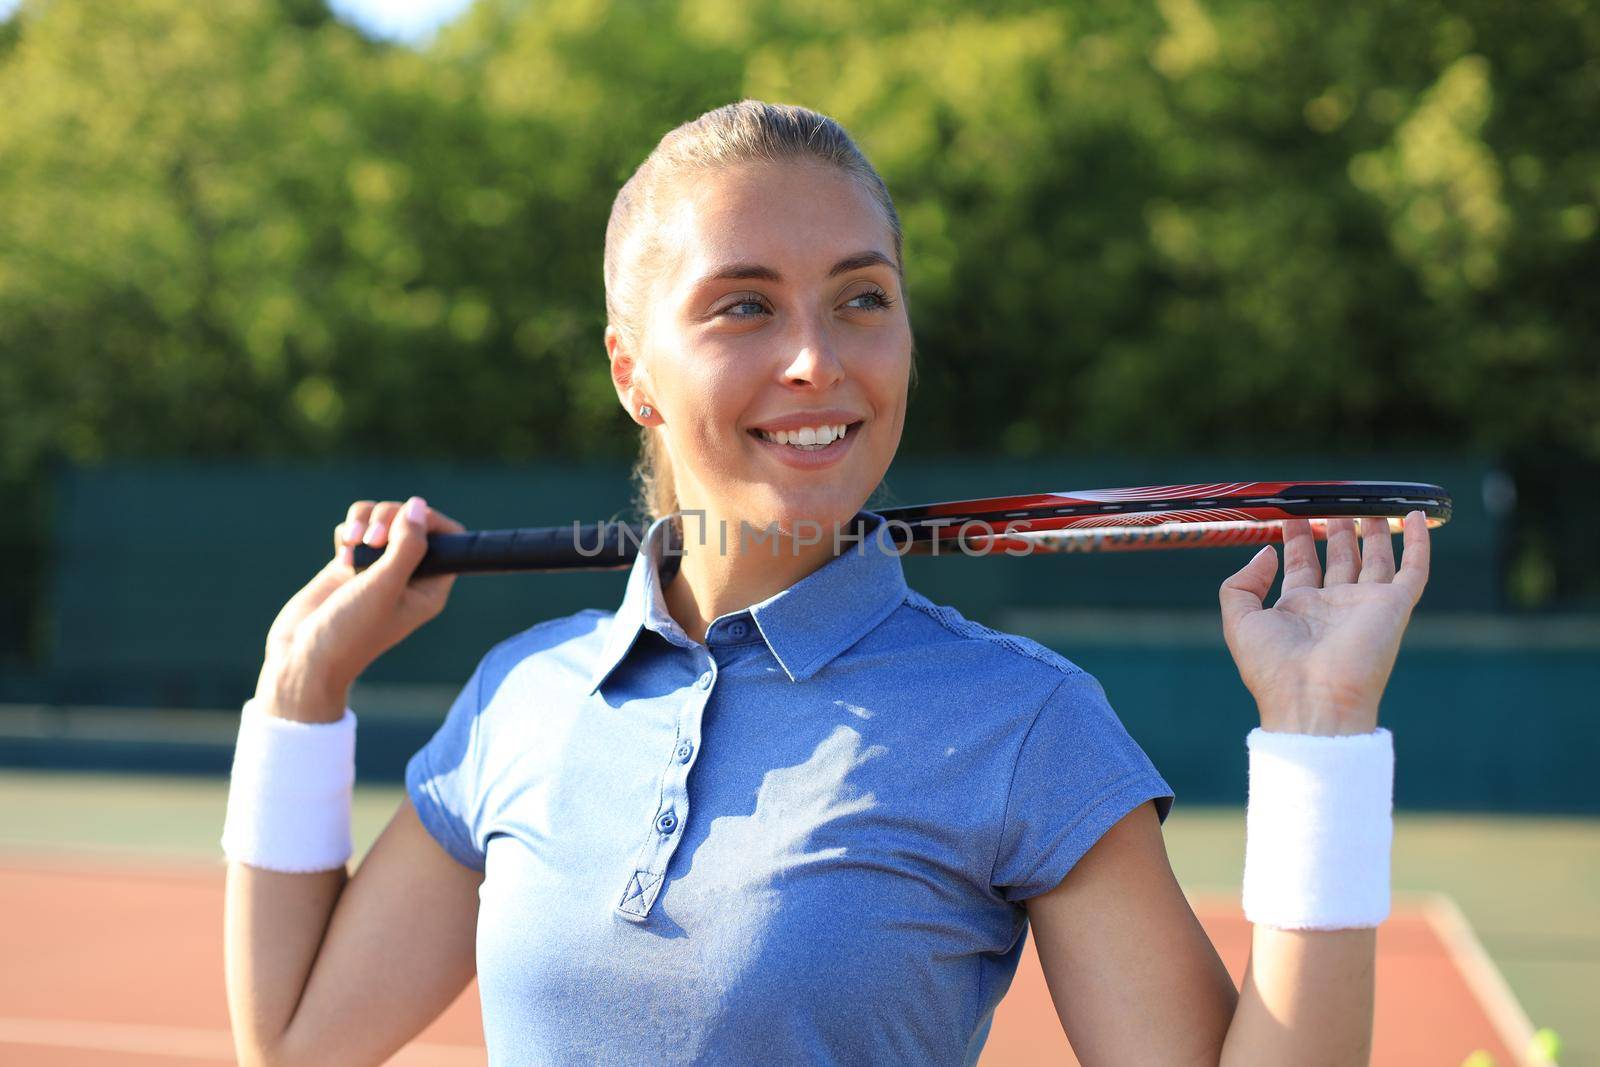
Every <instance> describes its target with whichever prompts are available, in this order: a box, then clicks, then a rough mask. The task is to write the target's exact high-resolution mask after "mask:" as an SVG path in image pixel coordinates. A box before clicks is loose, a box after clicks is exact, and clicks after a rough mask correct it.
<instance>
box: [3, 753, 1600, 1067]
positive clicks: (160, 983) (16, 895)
mask: <svg viewBox="0 0 1600 1067" xmlns="http://www.w3.org/2000/svg"><path fill="white" fill-rule="evenodd" d="M19 773H20V772H5V773H4V774H3V775H0V810H4V811H5V812H6V815H5V822H4V823H0V914H3V915H4V917H5V918H4V920H3V921H0V959H4V960H5V961H6V966H5V967H4V968H3V969H0V1064H19V1065H21V1064H27V1065H38V1067H104V1065H111V1064H129V1065H146V1067H155V1065H163V1064H173V1065H179V1064H196V1063H206V1062H211V1063H228V1062H232V1060H233V1056H232V1044H231V1041H230V1039H229V1036H228V1015H227V1007H226V1001H225V997H224V991H223V985H222V893H223V868H222V865H221V861H220V858H216V859H209V860H208V859H207V858H205V856H206V852H205V850H206V849H207V848H208V847H209V844H208V843H207V841H206V838H207V837H214V833H213V830H212V828H211V826H210V825H209V824H210V821H212V820H211V816H212V815H214V816H215V821H216V822H217V823H218V824H219V825H220V818H221V808H220V807H216V808H212V807H210V806H209V804H211V803H214V802H215V801H216V799H217V795H218V794H217V793H216V788H217V787H216V785H215V783H206V784H198V783H182V784H178V785H175V786H172V787H170V788H169V787H164V786H150V785H138V784H135V785H130V786H123V787H121V788H122V789H123V792H124V793H125V794H126V796H127V798H128V799H127V801H126V803H125V804H124V805H122V807H121V808H120V811H118V813H117V814H115V815H109V816H108V815H106V814H105V813H106V808H104V807H100V808H99V809H98V810H99V811H100V812H101V813H102V818H101V819H100V820H98V821H97V822H96V823H95V824H93V825H91V824H89V823H84V824H83V825H82V828H81V831H80V834H79V837H80V838H82V840H79V841H76V842H74V841H72V840H63V838H64V837H67V836H68V835H67V834H66V832H65V827H64V826H55V827H54V828H52V823H53V822H55V821H59V820H63V819H67V820H70V819H71V818H72V817H73V816H72V808H73V804H72V803H71V802H67V803H64V804H55V805H45V806H40V807H36V808H35V811H36V812H38V813H40V817H39V818H37V819H31V820H29V819H26V817H25V816H24V814H23V813H22V812H21V811H19V810H18V808H17V806H16V804H15V803H10V804H7V803H6V802H7V801H13V802H14V801H18V800H20V799H21V798H20V797H19V796H17V795H16V794H17V791H18V790H19V789H27V792H28V795H29V796H30V797H33V798H34V799H35V800H39V799H41V797H42V793H41V790H42V791H43V794H48V793H49V792H51V791H52V789H55V788H56V787H58V786H67V787H70V786H71V785H72V780H71V779H68V780H67V781H66V782H64V783H62V782H58V781H57V780H55V779H47V778H46V777H45V776H42V775H41V776H36V777H35V778H32V779H26V780H21V781H19V778H18V776H17V775H18V774H19ZM104 789H105V786H104V784H103V783H102V784H100V785H97V786H96V787H95V788H93V789H90V790H89V792H91V793H99V794H100V799H101V800H102V801H103V800H104V799H105V796H106V794H105V792H104ZM150 789H156V790H158V793H159V790H161V789H168V792H167V793H165V794H159V795H151V794H150V792H149V790H150ZM71 793H72V795H73V796H75V797H79V796H81V795H82V793H83V790H82V789H78V790H71ZM63 795H64V794H63ZM397 795H398V794H397V793H395V792H394V791H392V790H387V791H386V790H374V791H373V793H372V794H369V795H368V796H367V797H366V798H365V799H364V800H361V801H358V806H357V813H358V817H357V830H358V834H357V851H358V855H359V854H360V852H361V851H362V850H363V849H364V848H365V847H366V845H367V844H369V843H370V841H371V839H372V837H373V836H375V833H376V829H377V828H378V827H379V826H381V823H382V818H383V817H384V814H385V813H386V811H388V810H392V804H393V802H394V800H395V798H396V797H397ZM174 797H178V798H181V800H182V802H181V803H177V804H176V806H171V805H173V803H174ZM84 803H86V804H87V803H88V802H87V801H85V802H84ZM162 805H169V807H168V808H167V809H166V810H167V811H168V814H169V816H170V817H169V818H166V819H161V820H159V821H157V822H141V825H143V826H144V827H146V828H147V829H148V836H149V837H150V838H152V840H151V841H150V842H149V844H148V847H147V848H146V849H144V850H140V849H138V848H134V847H130V845H129V843H128V841H127V839H126V838H125V837H122V836H121V835H120V834H118V833H116V832H115V831H110V830H108V827H111V826H114V825H116V824H118V823H119V822H125V821H127V820H130V819H131V820H134V821H141V820H143V819H146V818H151V817H155V816H156V815H157V812H158V811H159V810H161V809H162ZM63 808H65V809H66V810H65V811H63V810H62V809H63ZM85 810H88V809H87V808H86V809H85ZM24 821H26V823H27V826H26V828H23V827H22V824H23V823H24ZM1218 821H1219V823H1221V824H1222V825H1224V826H1225V825H1228V824H1229V823H1230V820H1226V819H1220V820H1218ZM1194 825H1195V826H1196V827H1198V829H1197V833H1196V836H1198V837H1203V836H1204V834H1205V833H1207V832H1217V831H1216V828H1212V829H1210V830H1207V829H1206V828H1205V827H1201V826H1199V824H1194ZM1179 828H1180V827H1179V826H1178V820H1177V819H1176V818H1174V819H1173V820H1171V821H1169V829H1168V835H1169V838H1175V837H1176V831H1177V830H1178V829H1179ZM117 838H121V840H120V842H119V841H118V840H117ZM1397 842H1398V845H1399V846H1400V847H1403V845H1404V835H1402V836H1401V837H1399V838H1397ZM180 843H181V844H184V845H186V846H188V847H186V848H179V847H175V846H177V845H179V844H180ZM1200 843H1201V844H1203V842H1200ZM1209 851H1210V852H1211V853H1214V852H1215V851H1216V850H1215V849H1210V850H1209ZM185 853H188V854H185ZM1183 858H1184V852H1183V850H1182V849H1176V848H1175V849H1174V865H1175V867H1176V868H1177V869H1178V870H1179V873H1180V877H1182V876H1183V875H1184V873H1185V871H1184V863H1183V862H1182V861H1183ZM1221 862H1222V863H1223V864H1224V865H1225V864H1226V863H1227V862H1228V861H1227V859H1226V858H1225V857H1224V858H1223V859H1222V860H1221ZM1397 866H1398V865H1397ZM1185 884H1186V885H1188V884H1189V882H1188V880H1186V882H1185ZM1191 901H1192V903H1193V904H1194V906H1195V909H1196V912H1197V913H1198V914H1199V916H1200V918H1201V920H1202V922H1203V923H1204V924H1205V927H1206V929H1207V930H1208V932H1209V933H1210V934H1211V937H1212V940H1213V941H1214V943H1215V944H1216V945H1217V948H1218V950H1219V952H1220V953H1221V954H1222V957H1223V959H1224V960H1225V961H1226V962H1227V964H1228V966H1229V969H1230V970H1231V971H1232V972H1233V974H1234V976H1235V978H1236V979H1237V978H1238V976H1239V975H1240V973H1241V972H1242V970H1243V967H1244V962H1245V957H1246V953H1247V950H1248V945H1249V926H1248V924H1247V923H1246V922H1245V921H1244V919H1243V917H1242V915H1241V914H1240V912H1239V907H1238V901H1237V898H1236V897H1233V896H1231V895H1228V894H1226V893H1218V892H1203V891H1191ZM1396 905H1397V906H1396V909H1395V913H1394V915H1393V917H1392V918H1391V919H1390V920H1389V921H1388V922H1387V923H1386V924H1385V925H1384V926H1383V927H1382V928H1381V929H1380V932H1379V939H1378V946H1379V958H1378V1007H1377V1019H1376V1037H1375V1048H1374V1056H1373V1060H1372V1062H1373V1063H1374V1064H1377V1065H1380V1067H1385V1065H1395V1067H1400V1065H1405V1067H1429V1065H1434V1064H1438V1065H1441V1067H1458V1065H1459V1064H1460V1063H1461V1061H1462V1059H1463V1058H1464V1057H1465V1056H1466V1055H1467V1054H1468V1053H1469V1052H1471V1051H1473V1050H1475V1049H1486V1050H1488V1051H1489V1052H1491V1053H1492V1054H1493V1055H1494V1056H1495V1057H1496V1060H1497V1062H1498V1063H1499V1064H1500V1065H1502V1067H1506V1065H1510V1064H1515V1063H1518V1062H1519V1060H1517V1059H1516V1058H1515V1057H1514V1056H1513V1055H1512V1053H1511V1050H1512V1049H1513V1048H1515V1049H1517V1050H1519V1051H1520V1050H1521V1049H1522V1048H1523V1047H1525V1044H1526V1040H1527V1036H1528V1032H1529V1024H1528V1018H1527V1013H1526V1011H1525V1010H1524V1008H1523V1006H1522V1005H1521V1004H1520V1003H1519V1002H1518V1000H1517V998H1516V997H1515V996H1514V995H1513V994H1512V992H1511V990H1510V988H1509V987H1508V986H1507V984H1506V983H1505V981H1504V978H1503V977H1502V973H1501V971H1500V969H1499V968H1498V967H1497V966H1496V965H1495V963H1494V962H1492V961H1491V959H1490V957H1489V955H1488V954H1487V953H1486V952H1485V951H1484V949H1483V948H1482V946H1481V944H1480V942H1479V939H1478V938H1477V936H1476V935H1475V934H1474V932H1473V930H1472V929H1471V927H1470V925H1469V923H1468V922H1467V920H1466V918H1465V917H1464V916H1463V915H1462V913H1461V911H1460V909H1459V908H1458V907H1457V906H1456V905H1455V904H1454V902H1453V901H1452V900H1451V899H1450V898H1449V897H1446V896H1443V895H1440V894H1419V893H1409V894H1406V893H1401V894H1397V897H1396ZM1589 988H1590V989H1591V990H1592V989H1593V987H1592V986H1590V987H1589ZM1541 1024H1542V1025H1550V1023H1548V1022H1546V1021H1545V1020H1541ZM1557 1028H1558V1029H1560V1027H1559V1026H1557ZM1567 1033H1568V1042H1569V1043H1568V1050H1569V1053H1571V1052H1574V1051H1577V1050H1576V1049H1574V1048H1573V1042H1572V1038H1571V1031H1570V1030H1569V1031H1568V1032H1567ZM484 1061H485V1058H484V1053H483V1049H482V1032H481V1028H480V1024H479V1020H478V1002H477V996H476V988H475V986H469V988H468V989H467V991H466V993H465V994H463V996H462V997H461V998H460V999H459V1000H458V1001H457V1002H456V1003H455V1004H454V1005H453V1006H452V1007H451V1008H450V1009H449V1010H448V1011H447V1012H446V1013H445V1014H444V1015H443V1016H442V1017H441V1018H439V1019H438V1020H436V1021H435V1022H434V1023H433V1025H431V1026H430V1027H429V1028H428V1029H427V1030H426V1031H425V1032H424V1033H423V1034H422V1035H420V1036H419V1038H418V1039H417V1041H416V1042H414V1043H413V1044H412V1045H411V1046H409V1047H408V1048H407V1049H406V1050H405V1051H404V1052H403V1053H402V1054H401V1055H399V1056H397V1057H395V1058H394V1059H393V1060H391V1061H390V1062H391V1063H393V1064H397V1065H415V1067H424V1065H435V1064H436V1065H441V1067H442V1065H450V1064H482V1063H484ZM981 1062H982V1063H983V1064H984V1065H986V1067H1001V1065H1023V1064H1030V1065H1031V1064H1060V1063H1073V1062H1075V1061H1074V1060H1073V1059H1072V1056H1071V1051H1070V1048H1069V1047H1068V1045H1067V1043H1066V1040H1065V1038H1064V1037H1063V1036H1062V1033H1061V1028H1060V1025H1059V1023H1058V1022H1057V1020H1056V1016H1055V1011H1054V1009H1053V1007H1052V1005H1051V1003H1050V998H1049V993H1048V990H1047V989H1046V987H1045V984H1044V980H1043V977H1042V975H1041V973H1040V971H1039V965H1038V961H1037V958H1036V957H1035V956H1034V955H1033V951H1032V944H1031V939H1030V943H1029V946H1028V952H1027V955H1026V956H1025V957H1024V960H1023V963H1022V966H1021V968H1020V969H1019V971H1018V975H1017V980H1016V982H1015V984H1014V985H1013V986H1012V989H1011V991H1010V992H1009V993H1008V995H1007V997H1006V999H1005V1000H1004V1002H1003V1003H1002V1004H1001V1006H1000V1009H999V1011H998V1013H997V1016H996V1021H995V1025H994V1029H993V1031H992V1033H991V1036H990V1039H989V1043H988V1045H987V1047H986V1050H985V1053H984V1056H983V1059H982V1061H981ZM1565 1062H1567V1063H1581V1062H1586V1061H1584V1060H1580V1059H1573V1058H1571V1056H1570V1055H1569V1057H1568V1059H1567V1060H1566V1061H1565Z"/></svg>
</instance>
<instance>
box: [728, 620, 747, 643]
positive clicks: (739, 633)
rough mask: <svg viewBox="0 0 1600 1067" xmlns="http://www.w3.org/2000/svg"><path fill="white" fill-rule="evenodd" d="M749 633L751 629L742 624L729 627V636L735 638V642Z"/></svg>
mask: <svg viewBox="0 0 1600 1067" xmlns="http://www.w3.org/2000/svg"><path fill="white" fill-rule="evenodd" d="M749 632H750V627H748V626H746V625H745V624H744V623H742V622H736V623H733V624H732V625H730V626H729V627H728V636H729V637H731V638H733V639H734V640H735V641H737V640H738V639H739V638H741V637H743V636H744V635H745V634H747V633H749Z"/></svg>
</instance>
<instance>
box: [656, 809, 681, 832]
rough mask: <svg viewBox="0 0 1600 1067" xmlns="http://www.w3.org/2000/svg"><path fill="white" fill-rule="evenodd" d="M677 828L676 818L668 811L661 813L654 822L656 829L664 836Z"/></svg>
mask: <svg viewBox="0 0 1600 1067" xmlns="http://www.w3.org/2000/svg"><path fill="white" fill-rule="evenodd" d="M677 828H678V817H677V816H676V815H674V814H673V813H672V812H670V811H664V812H662V813H661V817H660V818H659V819H657V820H656V829H657V830H660V831H661V832H662V833H664V834H670V833H672V831H673V830H675V829H677Z"/></svg>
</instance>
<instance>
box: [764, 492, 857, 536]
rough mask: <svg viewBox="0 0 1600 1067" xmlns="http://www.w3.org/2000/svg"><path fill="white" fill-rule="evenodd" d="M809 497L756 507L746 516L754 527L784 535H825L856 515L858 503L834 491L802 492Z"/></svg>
mask: <svg viewBox="0 0 1600 1067" xmlns="http://www.w3.org/2000/svg"><path fill="white" fill-rule="evenodd" d="M801 495H802V496H807V497H810V499H799V500H795V499H788V500H783V501H779V502H774V503H771V504H769V505H768V506H767V507H764V508H758V509H755V510H754V511H753V512H752V513H751V514H750V515H749V516H748V517H747V518H746V520H745V521H746V522H748V523H749V524H750V525H751V526H752V527H755V528H756V529H757V530H773V531H776V532H777V533H779V534H780V535H782V536H785V537H803V538H807V539H811V538H816V537H818V536H819V535H821V536H823V537H826V536H829V535H831V534H832V532H833V530H835V529H836V528H838V527H839V526H841V525H843V524H844V523H846V522H848V521H849V520H850V519H852V518H854V517H855V514H856V512H857V511H859V510H860V507H861V505H860V504H858V503H855V502H853V500H852V499H847V498H845V497H844V496H842V495H841V494H839V493H838V492H837V491H835V492H830V493H825V494H801Z"/></svg>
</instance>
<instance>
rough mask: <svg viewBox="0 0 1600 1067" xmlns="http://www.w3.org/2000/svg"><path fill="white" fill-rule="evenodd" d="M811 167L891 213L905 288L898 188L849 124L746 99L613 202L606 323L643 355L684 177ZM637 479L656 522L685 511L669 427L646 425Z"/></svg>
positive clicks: (679, 136) (675, 134)
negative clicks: (668, 222) (892, 190)
mask: <svg viewBox="0 0 1600 1067" xmlns="http://www.w3.org/2000/svg"><path fill="white" fill-rule="evenodd" d="M802 161H806V162H818V163H826V164H830V165H832V166H835V167H838V168H839V169H840V170H841V171H843V172H844V173H845V174H846V175H848V176H849V177H851V178H854V179H855V180H856V181H858V182H860V183H861V185H862V186H863V188H864V189H865V190H866V191H867V193H868V194H869V195H870V196H871V197H872V198H873V200H874V201H875V202H876V203H877V205H878V207H879V208H880V209H882V211H883V214H884V218H885V221H886V222H887V223H888V225H889V232H890V234H891V235H892V237H893V239H894V261H895V265H896V267H897V268H898V269H900V271H901V280H902V285H901V288H902V291H903V290H904V268H903V266H902V258H901V257H902V245H903V236H902V232H901V228H900V216H899V215H898V213H896V211H895V209H894V201H893V200H891V199H890V197H889V188H888V186H886V185H885V184H884V182H883V179H882V178H881V177H879V175H878V172H877V170H876V169H875V168H874V167H873V166H872V164H871V163H869V162H867V158H866V156H864V155H862V154H861V150H860V149H859V148H857V147H856V144H855V142H854V141H853V140H852V139H851V138H850V135H849V134H848V133H846V132H845V130H844V127H842V126H840V125H839V124H838V123H837V122H835V121H834V120H833V119H831V118H829V117H828V116H826V115H822V114H819V113H818V112H815V111H812V110H810V109H809V108H804V107H797V106H794V105H791V104H769V103H765V102H763V101H760V100H740V101H739V102H738V103H734V104H727V105H724V106H723V107H719V108H716V109H715V110H712V111H707V112H706V113H705V114H704V115H701V116H700V117H699V118H697V119H694V120H693V121H691V122H686V123H684V124H683V125H681V126H679V127H678V128H677V129H675V130H672V131H671V132H669V133H668V134H667V135H666V136H665V137H663V138H661V141H660V143H659V144H657V145H656V147H655V149H654V150H653V151H652V152H651V153H650V155H649V156H648V157H646V158H645V161H644V162H643V163H641V164H639V169H638V170H636V171H634V172H633V176H632V177H631V178H629V179H628V181H627V183H626V184H625V185H623V187H622V189H621V190H620V191H619V192H618V193H617V198H616V200H615V201H614V202H613V203H612V205H611V220H610V222H609V223H608V224H607V225H606V252H605V285H606V318H607V319H608V320H609V321H610V324H611V325H612V326H613V327H615V328H616V330H617V333H618V334H619V335H620V337H621V340H622V342H623V344H624V345H625V346H626V347H627V348H628V350H629V351H630V352H633V353H638V352H640V351H642V349H641V347H640V345H641V343H642V342H643V340H644V334H645V323H646V321H647V308H646V307H645V301H646V300H647V299H648V295H649V293H650V291H651V289H652V286H653V283H654V282H655V280H656V279H657V277H658V276H659V274H660V270H661V263H662V260H663V258H664V257H663V252H664V249H663V246H662V241H661V236H660V221H661V218H662V215H663V213H664V211H665V210H666V209H667V208H668V207H669V206H670V204H671V201H672V196H673V194H674V193H675V191H676V190H677V189H679V188H681V183H682V182H683V181H684V179H686V178H689V177H692V176H694V175H696V174H699V173H704V172H706V171H710V170H714V169H717V168H720V167H729V166H735V165H738V164H744V163H781V162H802ZM633 474H634V481H635V482H636V483H637V488H638V507H639V510H640V511H641V512H642V513H643V515H644V516H645V517H646V518H647V519H652V520H653V519H658V518H660V517H661V516H663V515H671V514H672V513H673V512H675V511H677V510H678V494H677V491H676V488H675V487H674V485H673V477H672V462H671V458H670V457H669V455H668V453H667V446H666V442H665V440H664V438H663V437H662V431H660V430H659V429H656V428H652V427H649V426H644V427H640V434H639V459H638V461H637V462H636V463H635V465H634V469H633Z"/></svg>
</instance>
